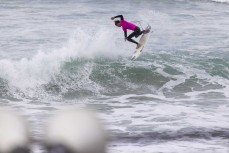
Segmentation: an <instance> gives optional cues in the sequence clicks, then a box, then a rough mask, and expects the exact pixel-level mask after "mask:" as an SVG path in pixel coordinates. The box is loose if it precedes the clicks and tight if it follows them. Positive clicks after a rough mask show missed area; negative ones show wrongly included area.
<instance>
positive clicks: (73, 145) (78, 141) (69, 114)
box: [44, 108, 106, 153]
mask: <svg viewBox="0 0 229 153" xmlns="http://www.w3.org/2000/svg"><path fill="white" fill-rule="evenodd" d="M44 139H45V140H44V141H45V145H46V149H47V151H48V153H104V152H105V150H106V140H105V132H104V128H103V126H102V124H101V123H100V121H99V120H98V118H97V117H96V114H95V113H94V112H91V111H88V110H86V109H79V108H71V109H69V108H68V109H64V110H61V111H58V112H57V113H56V114H54V115H53V116H52V117H51V118H50V119H49V121H48V124H47V127H46V130H45V137H44Z"/></svg>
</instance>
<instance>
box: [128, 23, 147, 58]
mask: <svg viewBox="0 0 229 153" xmlns="http://www.w3.org/2000/svg"><path fill="white" fill-rule="evenodd" d="M150 29H151V26H150V25H148V26H147V27H146V28H145V30H149V31H148V32H147V33H144V34H143V35H142V36H141V38H140V40H139V42H138V43H140V44H141V45H142V46H141V47H139V48H138V49H136V50H135V52H134V54H133V55H132V58H131V61H134V60H136V59H137V58H138V57H139V56H140V55H141V54H142V50H143V48H144V46H145V44H146V42H147V40H148V38H149V35H150Z"/></svg>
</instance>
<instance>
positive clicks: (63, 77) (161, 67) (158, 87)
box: [0, 29, 229, 99]
mask: <svg viewBox="0 0 229 153" xmlns="http://www.w3.org/2000/svg"><path fill="white" fill-rule="evenodd" d="M114 40H115V41H114ZM119 41H120V39H118V38H116V36H115V33H111V32H109V30H108V31H106V30H104V29H103V30H101V31H100V30H98V31H97V33H96V34H95V33H94V34H93V32H91V31H90V30H89V31H88V30H83V29H77V32H76V33H75V34H74V35H73V36H72V37H71V38H70V39H69V41H68V42H67V43H66V44H65V45H64V46H63V47H62V48H60V49H47V50H48V51H46V52H44V51H39V52H38V53H37V54H36V55H34V56H33V57H31V58H23V59H20V60H12V59H2V60H0V71H1V73H0V78H1V80H2V81H0V85H1V86H0V95H1V96H2V97H4V96H5V97H7V96H9V97H14V98H15V97H17V98H19V99H20V97H21V98H33V99H34V98H35V99H36V98H47V97H51V98H53V97H54V98H60V97H62V98H67V99H69V98H70V99H74V98H77V97H87V96H93V95H122V94H123V93H125V94H131V93H135V94H142V93H144V94H147V93H149V94H151V93H155V94H162V95H165V96H166V97H170V96H173V97H177V98H179V97H180V98H184V97H190V96H194V97H198V96H199V97H207V96H209V95H210V94H211V93H217V94H218V97H223V96H226V97H227V96H228V91H227V89H228V87H229V82H228V75H229V71H228V62H227V58H215V57H208V58H203V57H202V56H201V55H199V54H195V53H192V54H191V53H188V52H182V51H176V52H175V53H174V52H171V53H164V52H163V51H162V52H160V51H159V52H158V53H154V54H151V53H150V52H148V53H144V54H143V55H142V56H141V57H140V58H139V60H137V61H135V62H134V63H132V62H131V61H130V59H129V58H130V53H128V52H125V51H124V50H125V49H127V47H128V46H125V47H124V46H120V44H122V43H120V42H119ZM117 43H118V44H119V45H117ZM104 44H106V45H104ZM107 44H109V45H107ZM148 49H150V48H148ZM203 56H204V55H203ZM181 59H182V60H181Z"/></svg>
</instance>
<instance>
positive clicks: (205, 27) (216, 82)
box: [0, 0, 229, 153]
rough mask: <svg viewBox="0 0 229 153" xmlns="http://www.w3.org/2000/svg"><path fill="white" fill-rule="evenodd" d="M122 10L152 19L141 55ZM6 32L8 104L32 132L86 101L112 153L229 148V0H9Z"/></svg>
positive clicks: (4, 8) (2, 5)
mask: <svg viewBox="0 0 229 153" xmlns="http://www.w3.org/2000/svg"><path fill="white" fill-rule="evenodd" d="M119 14H123V16H124V18H125V19H126V20H128V21H131V22H134V23H135V24H137V25H138V26H140V27H141V26H142V27H145V26H146V25H147V24H150V25H151V26H152V33H151V36H150V38H149V40H148V43H147V45H146V46H145V48H144V50H143V54H142V55H141V56H140V57H139V58H138V59H137V60H136V61H134V62H131V61H130V58H131V55H132V54H133V52H134V49H135V45H134V44H132V43H129V42H125V41H124V38H123V32H122V30H121V28H117V27H115V26H114V23H113V21H111V20H110V17H112V16H115V15H119ZM0 33H1V34H0V103H1V105H4V106H11V107H13V108H15V109H17V110H18V111H20V112H21V113H22V114H23V115H24V116H25V117H26V118H27V119H28V120H29V121H30V123H31V125H32V132H33V137H34V139H40V138H41V135H42V130H43V128H44V123H45V122H46V118H47V116H49V114H50V113H51V112H52V111H53V110H56V109H58V108H60V107H62V106H64V105H81V106H88V107H90V108H93V109H94V110H96V111H97V112H98V114H99V116H100V118H101V119H102V120H103V121H104V123H105V125H106V127H107V129H108V131H109V133H110V136H111V142H110V143H109V147H108V152H110V153H118V152H122V153H126V152H131V153H139V152H144V153H159V152H160V153H183V152H187V153H197V152H202V153H228V152H229V1H228V0H212V1H211V0H162V1H157V0H142V1H139V0H126V1H121V0H117V1H108V0H101V1H96V0H76V1H74V0H67V1H61V0H47V1H45V0H33V1H29V0H15V1H7V0H2V1H0ZM42 151H43V150H42V148H41V147H40V146H36V145H34V152H37V153H39V152H42Z"/></svg>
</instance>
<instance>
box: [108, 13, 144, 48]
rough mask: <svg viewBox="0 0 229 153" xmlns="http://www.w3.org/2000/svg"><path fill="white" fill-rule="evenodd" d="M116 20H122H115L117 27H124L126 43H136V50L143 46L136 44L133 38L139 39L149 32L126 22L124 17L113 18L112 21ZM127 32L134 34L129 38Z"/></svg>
mask: <svg viewBox="0 0 229 153" xmlns="http://www.w3.org/2000/svg"><path fill="white" fill-rule="evenodd" d="M115 18H120V20H115V25H116V26H117V27H122V30H123V31H124V36H125V41H126V40H128V41H130V42H132V43H135V44H136V45H137V47H136V49H138V48H139V47H141V44H140V43H138V42H136V41H135V40H133V39H132V38H133V37H135V38H137V37H138V36H140V35H141V34H143V33H147V32H148V31H147V30H142V31H141V29H140V28H139V27H138V26H136V25H135V24H133V23H131V22H128V21H126V20H124V18H123V16H122V15H117V16H114V17H111V20H114V19H115ZM127 30H132V31H133V32H132V33H131V34H130V35H129V36H127Z"/></svg>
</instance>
